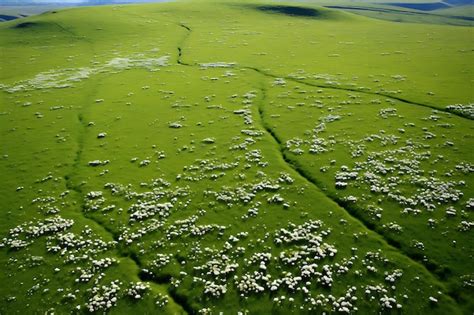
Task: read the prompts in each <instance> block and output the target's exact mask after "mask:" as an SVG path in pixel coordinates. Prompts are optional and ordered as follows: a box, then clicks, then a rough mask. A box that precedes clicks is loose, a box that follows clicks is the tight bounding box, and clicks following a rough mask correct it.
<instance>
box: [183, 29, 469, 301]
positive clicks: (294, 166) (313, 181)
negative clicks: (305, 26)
mask: <svg viewBox="0 0 474 315" xmlns="http://www.w3.org/2000/svg"><path fill="white" fill-rule="evenodd" d="M180 26H181V27H183V28H185V29H186V30H187V31H188V33H187V35H186V36H185V37H184V39H183V40H182V41H181V42H180V45H179V46H178V58H177V60H178V64H179V65H183V66H189V67H200V66H199V64H196V63H194V64H189V63H186V62H184V61H183V60H182V58H183V48H182V46H183V45H184V44H185V41H186V39H187V38H188V37H189V35H190V33H191V32H192V29H191V28H190V27H189V26H187V25H184V24H180ZM234 68H237V69H246V70H252V71H255V72H256V73H258V74H260V75H262V76H264V77H267V78H272V79H275V78H284V79H286V80H288V81H292V82H296V83H299V84H304V85H307V86H311V87H318V88H324V89H331V90H344V91H348V92H356V93H363V94H366V95H374V96H383V97H386V98H389V99H392V100H396V101H400V102H402V103H405V104H410V105H415V106H421V107H425V108H430V109H433V110H438V111H442V112H447V113H450V114H452V115H455V116H458V117H460V118H464V119H468V120H469V118H467V117H464V116H462V115H459V114H457V113H453V112H449V111H448V110H446V109H440V108H437V107H435V106H432V105H429V104H423V103H418V102H414V101H410V100H407V99H404V98H400V97H397V96H393V95H388V94H384V93H379V92H371V91H364V90H359V89H355V88H345V87H335V86H328V85H324V84H315V83H311V82H306V81H304V80H301V79H297V78H294V77H290V76H279V75H275V74H273V73H270V72H268V71H265V70H261V69H259V68H256V67H250V66H238V65H237V66H235V67H234ZM259 89H260V91H261V92H262V98H261V101H260V102H259V105H258V114H259V120H260V122H261V124H262V126H263V128H264V129H265V130H266V132H267V133H268V134H269V135H270V137H271V138H272V139H273V141H274V142H275V143H276V145H277V146H278V149H279V152H280V155H281V158H282V160H283V161H284V162H285V163H286V164H287V165H288V166H289V167H290V168H292V169H293V170H294V171H295V172H296V173H297V174H299V176H300V177H301V178H302V179H303V180H305V181H306V182H307V183H309V184H310V185H312V186H314V187H315V188H317V189H318V190H319V191H321V192H322V193H323V194H324V195H325V196H326V197H327V198H328V199H330V200H331V201H333V202H334V203H335V204H337V206H338V207H339V208H340V209H341V210H342V211H344V212H346V213H347V214H348V215H349V216H350V217H352V218H353V219H354V220H356V221H357V222H359V223H360V224H361V225H362V226H364V227H365V228H366V229H367V230H369V231H371V232H373V233H375V234H376V235H378V236H379V237H380V238H381V240H382V241H383V242H384V243H385V244H386V245H387V246H388V247H390V248H392V249H393V250H395V251H396V252H398V253H399V254H400V255H402V256H404V257H406V258H407V259H408V260H409V261H412V262H413V264H415V265H418V266H420V267H421V268H423V269H424V270H426V272H427V273H429V274H430V275H432V276H433V278H434V279H436V280H438V281H439V282H440V285H441V286H443V285H442V283H443V281H442V280H441V278H440V277H439V275H437V274H436V273H434V272H433V271H432V270H434V269H436V267H438V266H433V265H429V264H427V263H426V262H425V261H422V260H420V259H419V258H417V257H413V256H411V255H410V254H409V253H407V252H405V251H404V250H403V249H402V248H401V247H400V244H398V242H396V241H395V240H393V239H391V238H389V237H387V236H385V235H384V234H383V233H382V232H381V231H380V230H379V229H378V228H377V227H376V226H374V225H372V224H370V222H367V221H366V220H365V219H364V218H363V217H362V216H360V215H359V214H358V212H357V211H354V210H352V209H350V208H349V207H348V206H347V205H346V204H345V203H344V201H342V200H340V199H338V198H336V197H335V196H331V195H330V194H328V193H327V192H326V191H325V190H324V187H323V186H324V185H323V184H322V183H321V182H319V181H318V180H317V179H315V178H314V177H313V176H311V175H310V174H307V173H306V172H305V171H304V169H302V168H301V167H300V166H298V165H297V164H296V163H295V161H293V160H291V159H290V158H289V157H288V155H287V153H286V150H285V146H284V144H283V141H282V140H281V139H280V138H279V137H278V135H277V134H276V133H275V131H274V130H273V129H272V128H271V127H270V125H269V124H268V123H267V122H266V120H265V109H264V104H265V102H266V98H267V96H266V88H265V86H264V82H263V81H262V82H261V85H260V87H259ZM443 287H444V286H443ZM446 292H447V293H448V295H449V296H450V297H451V298H453V300H454V301H456V298H455V297H454V296H453V295H451V293H450V292H449V291H448V290H446Z"/></svg>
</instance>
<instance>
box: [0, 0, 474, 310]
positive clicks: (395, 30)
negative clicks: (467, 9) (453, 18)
mask: <svg viewBox="0 0 474 315" xmlns="http://www.w3.org/2000/svg"><path fill="white" fill-rule="evenodd" d="M274 5H276V7H274ZM272 6H273V7H272ZM293 6H295V4H285V3H278V4H275V3H266V2H251V1H246V2H244V3H242V2H226V1H222V2H207V1H195V2H176V3H161V4H149V5H126V6H125V5H120V6H103V7H83V8H77V9H67V10H61V11H58V12H57V13H47V14H43V15H39V16H34V17H29V18H25V19H21V20H19V21H12V22H7V23H2V24H0V46H1V47H2V59H1V62H0V84H1V85H0V87H1V90H2V91H1V93H0V97H1V101H0V113H1V115H0V143H1V147H0V148H1V149H0V150H1V152H0V154H1V158H0V174H1V179H2V180H1V181H0V205H1V206H0V210H1V213H2V216H3V220H1V221H0V235H1V239H3V238H4V237H5V239H4V240H3V241H2V243H4V244H3V245H4V246H3V247H2V248H1V249H0V265H1V266H2V268H3V270H4V272H2V273H1V274H0V282H1V283H3V284H5V283H8V284H9V285H3V286H2V287H1V288H0V296H1V300H0V313H2V314H29V313H35V312H41V313H44V312H55V313H58V314H62V313H71V312H73V313H76V312H77V313H82V312H85V313H87V312H88V311H87V304H90V303H91V301H92V300H93V299H94V295H95V294H96V293H97V294H101V292H102V291H101V290H103V288H102V289H101V287H102V286H104V285H107V286H109V285H110V283H111V282H112V281H120V282H121V284H120V289H119V291H118V293H117V302H116V303H112V304H113V305H112V304H111V305H110V312H111V313H117V314H122V313H130V312H132V311H133V312H135V313H139V314H153V313H157V312H163V313H169V314H179V313H186V312H187V313H196V312H198V311H199V310H201V312H204V313H205V312H213V313H218V312H220V311H223V312H225V313H228V312H230V313H236V312H238V311H241V312H245V311H248V312H250V313H255V314H260V313H262V314H263V313H275V314H286V313H295V314H306V313H307V314H314V313H321V312H323V311H326V312H337V311H338V309H339V307H341V305H340V304H339V306H338V305H337V304H334V303H335V302H337V300H338V299H339V298H343V297H344V296H345V295H346V293H347V292H348V290H349V291H350V296H354V297H357V299H353V300H351V301H350V306H348V307H349V308H350V309H353V307H357V309H358V312H359V313H360V314H376V313H380V312H381V313H398V312H402V313H407V314H425V313H427V312H431V313H433V314H447V313H454V314H462V313H466V314H467V313H470V312H472V310H473V307H474V306H473V304H472V277H473V270H472V267H470V266H471V265H472V248H471V247H472V246H470V244H471V243H472V227H469V228H468V229H469V230H468V231H459V228H458V227H459V225H460V224H462V223H461V222H462V221H465V222H471V221H470V220H471V219H470V216H471V212H470V211H472V209H471V210H469V209H467V208H466V202H467V201H468V200H469V199H470V198H472V197H473V189H472V185H473V181H472V175H471V173H472V167H473V166H472V163H473V162H472V156H473V153H474V152H473V149H472V148H473V147H474V146H473V144H474V143H473V139H472V136H471V133H470V131H471V130H472V128H473V124H472V120H469V119H467V118H463V117H460V116H457V115H455V114H452V113H448V112H446V106H447V105H450V104H469V103H471V102H472V101H473V96H474V95H473V93H472V91H471V90H472V89H471V88H470V87H471V86H472V72H473V67H472V63H471V62H470V60H471V59H472V51H473V47H472V46H473V44H472V41H470V40H469V39H470V38H472V35H473V30H472V29H471V28H469V27H462V26H456V27H454V26H448V25H432V24H410V23H392V22H387V21H380V20H374V19H370V18H366V17H361V16H357V15H354V14H350V13H347V12H341V11H337V10H329V9H325V8H320V7H317V6H314V5H310V4H304V5H303V4H298V5H297V6H298V8H296V9H295V8H294V7H293ZM288 12H290V13H292V14H291V15H289V14H286V13H288ZM165 60H166V64H164V61H165ZM220 62H223V63H225V64H224V65H225V66H226V65H228V67H213V66H212V65H216V63H220ZM234 63H235V64H234ZM206 64H207V66H206ZM217 65H219V64H217ZM221 65H222V64H221ZM277 78H281V79H277ZM283 82H284V83H283ZM387 108H395V109H396V115H394V116H391V115H390V112H388V114H389V116H387V118H383V117H381V110H384V109H387ZM383 113H384V112H382V115H384V114H383ZM328 115H338V116H340V118H339V119H338V120H336V121H334V122H326V130H325V131H323V132H321V133H319V134H318V136H320V137H323V138H324V139H326V140H327V141H328V143H327V144H326V146H325V148H326V149H327V151H326V152H322V153H320V154H310V153H308V150H309V148H310V145H311V142H312V141H313V137H312V136H313V129H314V128H315V127H316V126H317V125H318V124H319V123H320V122H321V121H322V120H321V119H325V118H326V119H327V117H328ZM432 115H434V116H435V117H433V116H432ZM430 116H431V117H430ZM409 123H413V124H414V126H411V125H408V124H409ZM173 126H174V127H179V128H173ZM400 128H403V129H404V132H403V133H402V132H401V131H400V130H399V129H400ZM428 132H430V133H432V134H434V135H435V137H434V138H433V139H425V137H426V136H427V135H430V134H428ZM101 133H106V135H105V137H100V136H99V134H101ZM373 134H378V135H381V136H384V135H386V136H389V135H396V136H397V137H399V138H398V140H397V143H395V144H392V143H387V144H385V143H381V141H379V140H375V141H373V142H367V141H365V140H364V138H366V137H367V136H370V135H373ZM291 139H293V140H296V139H301V140H302V144H301V145H299V147H300V148H301V149H302V150H303V152H304V153H303V154H295V153H294V149H295V147H294V146H292V147H289V148H287V141H288V140H291ZM330 140H333V141H330ZM407 141H410V142H413V143H415V144H417V146H416V150H415V151H416V152H417V153H420V152H426V151H429V152H430V155H429V157H428V158H427V159H424V160H422V161H421V162H420V164H419V165H418V164H416V167H415V168H416V171H418V172H420V174H423V175H424V176H429V174H430V172H436V173H431V176H433V177H436V178H438V179H439V181H444V182H450V181H456V182H458V181H461V180H462V181H464V182H465V183H464V185H458V186H456V189H459V190H460V191H462V193H463V196H462V197H461V199H460V200H459V201H457V202H449V203H443V202H442V203H440V204H436V209H435V210H434V211H431V212H430V211H427V210H426V209H422V210H423V211H422V213H421V214H420V215H418V216H413V215H404V214H402V213H401V211H402V210H403V209H404V208H405V206H402V205H400V204H399V203H397V202H395V201H393V200H392V199H391V198H390V197H389V196H387V194H382V193H378V194H376V193H371V192H370V187H369V186H367V184H366V183H365V182H364V181H363V180H362V179H361V178H360V179H359V180H348V181H347V182H348V186H347V188H345V189H343V190H340V189H336V188H335V182H336V179H335V176H336V172H337V171H339V170H340V167H341V166H342V165H346V166H347V167H348V168H349V169H352V168H354V166H355V165H356V163H357V162H364V161H366V160H367V157H368V156H370V155H371V154H375V153H377V152H383V151H384V150H395V149H397V148H400V147H402V146H404V145H406V143H407ZM447 142H449V143H447ZM358 145H359V146H360V148H363V154H362V155H361V156H357V157H355V158H353V157H352V156H351V154H352V152H353V151H354V150H355V149H357V146H358ZM361 145H363V147H362V146H361ZM292 151H293V152H292ZM386 154H387V156H383V158H386V157H390V156H394V157H396V158H398V159H400V160H401V159H403V158H406V159H413V157H414V155H413V152H409V153H406V154H405V153H400V154H396V153H393V152H389V153H386ZM440 155H442V156H443V158H440V157H439V156H440ZM383 158H380V159H381V163H385V165H389V164H390V162H389V161H385V160H383ZM332 160H335V162H331V161H332ZM93 161H101V162H104V161H106V162H104V163H103V164H101V165H99V166H90V165H89V164H90V162H93ZM460 163H464V164H463V165H465V167H466V168H471V171H469V170H468V171H466V173H462V172H460V171H459V170H456V171H453V172H452V173H453V175H452V176H450V177H448V176H446V175H444V174H445V173H446V172H447V171H450V170H452V169H453V168H456V165H459V164H460ZM321 168H324V169H325V170H326V172H321ZM282 173H284V174H286V175H285V176H289V177H290V178H291V179H292V180H289V181H285V178H286V177H285V176H283V177H282ZM360 174H363V173H362V171H361V172H360ZM398 175H399V174H398ZM381 178H382V179H381V180H382V181H385V180H388V179H387V176H382V177H381ZM398 178H399V179H400V180H404V181H405V182H403V183H400V184H399V186H397V187H396V189H399V190H400V191H399V192H397V194H398V195H402V196H410V195H413V194H418V193H419V192H417V191H416V189H417V188H419V186H416V184H413V183H411V182H410V180H413V175H412V174H409V175H403V176H398ZM262 182H263V183H266V184H265V185H267V186H266V187H265V188H263V189H258V188H255V185H258V184H259V185H262ZM276 184H278V187H273V188H272V187H271V186H274V185H276ZM418 185H420V184H418ZM394 191H395V188H394ZM91 192H101V193H100V196H98V197H93V196H92V195H91V194H90V193H91ZM275 195H278V196H280V197H281V198H282V200H280V201H278V200H277V201H275V202H271V201H269V200H271V199H272V198H273V199H275V198H276V197H278V196H275ZM347 196H355V197H357V202H355V203H351V202H348V201H347V200H346V199H345V198H346V197H347ZM276 199H278V198H276ZM144 204H145V205H149V207H148V208H147V209H146V210H144V208H145V207H144V206H143V205H144ZM167 204H168V205H169V204H171V205H172V207H169V206H165V205H167ZM140 205H142V207H143V208H142V212H140V213H138V212H136V211H137V210H138V209H139V208H140ZM372 206H377V207H380V208H382V216H381V218H380V219H374V218H373V212H370V211H368V209H369V210H370V209H373V207H372ZM448 206H453V207H455V208H456V210H457V215H456V216H455V217H453V218H447V217H446V214H445V210H446V208H447V207H448ZM251 209H258V211H255V210H251ZM249 210H250V212H249ZM58 215H59V216H60V217H62V218H64V219H69V220H73V224H72V225H71V226H69V225H68V226H67V227H65V228H64V230H61V231H49V232H48V233H47V234H46V235H42V236H38V237H35V236H27V235H26V234H25V232H21V229H20V230H16V231H17V232H18V231H20V232H19V233H17V234H19V235H16V233H15V230H11V229H13V228H15V227H16V226H19V225H22V224H23V225H22V227H23V229H25V228H26V227H28V226H33V225H36V226H37V225H38V224H39V223H41V222H44V220H45V219H48V218H53V217H56V216H58ZM140 215H144V216H146V217H143V218H140ZM137 218H138V219H137ZM429 219H434V220H436V221H435V222H436V223H435V227H434V228H432V227H430V226H428V220H429ZM308 222H309V223H311V222H312V223H313V224H314V225H320V226H319V227H318V228H314V229H313V230H311V231H306V232H304V229H308V226H307V225H305V224H308ZM393 222H396V223H397V224H398V225H399V226H400V227H401V232H398V233H396V232H394V230H393V229H392V230H390V229H388V228H387V225H388V224H390V223H393ZM291 224H294V225H291ZM469 224H472V223H469ZM298 227H299V228H300V230H299V231H300V233H302V236H301V238H300V239H298V240H293V241H291V242H288V243H283V244H278V242H277V239H278V235H279V234H281V233H284V231H285V230H289V231H293V232H295V229H296V230H298ZM282 229H284V230H282ZM326 231H327V233H326ZM242 232H244V234H242ZM66 233H70V234H66ZM247 233H248V234H247ZM305 233H308V234H305ZM65 237H67V238H68V239H70V241H69V245H68V247H65V248H66V249H64V252H62V253H61V251H59V252H55V250H54V249H55V248H57V247H54V246H55V245H57V246H60V247H61V246H63V247H62V248H64V246H66V245H64V243H61V242H64V238H65ZM9 239H10V241H9ZM13 239H20V240H27V241H31V244H29V245H28V246H26V247H24V248H21V249H18V250H16V249H12V248H11V247H12V246H11V244H12V243H11V240H13ZM71 239H72V240H74V239H79V240H80V241H77V242H75V243H74V241H71ZM315 240H318V243H317V244H316V245H315V243H314V241H315ZM453 240H455V241H456V244H455V245H454V243H453ZM416 242H421V243H423V246H424V249H423V250H421V249H420V248H419V247H418V248H417V247H414V246H413V245H414V244H415V243H416ZM72 243H74V245H73V244H72ZM13 247H15V246H13ZM99 247H100V248H102V249H101V250H97V249H98V248H99ZM48 248H49V249H50V250H49V251H48ZM308 248H312V249H316V248H317V249H318V250H319V254H317V253H315V252H313V254H311V255H308V256H306V257H303V258H299V259H298V258H296V259H295V263H294V264H291V263H285V259H283V258H284V257H291V256H292V255H294V254H298V253H299V254H300V255H306V254H305V252H306V251H307V249H308ZM332 248H334V249H337V253H336V254H335V255H334V257H332V256H330V255H329V252H330V249H332ZM262 253H265V254H266V255H268V254H271V258H270V259H269V260H268V261H267V260H266V259H265V258H264V257H263V256H258V255H261V254H262ZM321 253H322V254H321ZM374 253H377V254H374ZM72 254H73V255H74V256H71V255H72ZM255 255H257V256H255ZM252 257H253V258H252ZM255 257H257V259H256V258H255ZM103 258H111V259H113V261H114V263H113V264H112V265H111V266H109V267H104V268H102V269H101V268H98V267H94V262H93V261H94V260H95V261H96V262H95V263H97V260H99V259H103ZM160 259H161V260H160ZM160 261H161V262H160ZM261 261H263V262H264V265H265V269H264V268H261V267H260V264H261ZM312 263H315V264H317V266H315V267H314V268H315V270H316V272H318V273H319V274H318V273H317V274H313V275H312V276H310V277H309V278H307V279H306V278H305V279H303V280H302V281H301V282H299V283H297V284H295V285H294V288H293V289H292V288H291V287H290V286H289V285H287V284H284V283H283V284H280V285H279V286H278V285H277V286H278V289H276V290H274V291H271V290H270V288H271V287H272V286H274V285H275V283H273V284H272V281H274V280H277V279H283V280H282V281H283V282H284V281H285V279H289V278H294V277H297V276H299V275H300V274H301V270H302V268H303V266H304V265H309V264H312ZM211 265H216V266H218V267H217V269H212V267H209V266H211ZM325 265H326V266H327V267H323V266H325ZM225 266H227V268H228V269H227V271H226V272H222V273H220V274H217V273H214V270H219V272H220V271H223V269H225ZM342 266H346V267H348V269H347V270H344V268H343V267H342ZM56 268H57V269H56ZM78 268H80V270H84V274H90V276H91V279H90V280H89V281H86V280H80V279H79V278H80V275H81V273H82V271H80V270H79V269H78ZM323 268H330V269H331V270H332V271H333V274H332V275H331V276H330V278H332V279H333V282H332V285H331V286H327V285H325V284H324V280H322V279H323V277H322V276H323V275H324V271H323ZM373 268H374V269H373ZM337 270H341V272H337ZM371 270H373V271H371ZM399 270H400V272H401V274H402V275H401V276H400V277H399V278H397V279H396V280H394V282H393V283H392V282H390V281H388V280H387V279H386V277H387V275H389V274H392V273H394V272H395V273H398V272H399ZM257 271H258V273H259V274H260V276H263V277H266V276H268V275H270V276H271V278H266V279H267V280H265V279H259V280H258V281H257V282H258V283H259V285H260V286H262V287H263V288H264V290H263V292H253V291H252V290H247V289H245V288H244V287H243V286H242V285H241V284H242V280H243V279H245V276H248V275H255V274H254V272H257ZM216 272H217V271H216ZM101 273H102V274H101ZM290 275H291V276H290ZM83 277H85V276H83ZM86 278H87V277H86ZM78 279H79V280H78ZM83 279H84V278H83ZM139 281H142V282H145V283H146V284H147V285H148V286H149V287H148V289H146V290H145V292H144V293H140V297H138V298H135V297H134V296H135V293H134V294H131V296H130V295H129V294H128V291H127V290H128V289H129V288H130V287H131V286H132V285H133V284H134V283H136V282H139ZM306 282H308V283H306ZM213 285H215V286H224V287H225V291H226V292H225V293H223V294H222V295H220V296H213V295H212V294H210V293H209V292H208V291H206V287H207V288H208V289H209V288H212V286H213ZM303 287H304V288H305V289H303ZM352 287H354V288H355V290H353V289H352ZM306 289H307V290H308V293H304V291H305V290H306ZM366 290H369V293H366ZM283 296H285V299H284V300H283V299H281V300H280V298H281V297H283ZM384 296H386V297H390V298H394V299H395V300H396V302H393V301H392V302H391V304H390V306H391V307H393V309H392V310H390V309H384V308H383V306H382V304H383V302H382V301H381V299H384ZM162 297H166V298H167V299H168V301H169V302H168V303H167V304H166V305H165V306H159V305H157V304H156V301H157V300H160V299H161V298H162ZM290 298H291V299H292V300H290ZM430 298H432V299H433V298H434V299H436V300H437V301H438V302H433V301H430ZM275 299H278V301H281V302H275ZM311 299H314V303H315V304H318V303H316V300H318V299H319V300H321V303H320V305H313V304H312V300H311ZM325 299H327V300H325ZM341 301H342V300H340V301H339V302H338V303H340V302H341ZM396 304H400V306H401V310H398V309H397V306H396ZM78 306H80V309H78V308H77V307H78ZM105 308H108V306H105ZM353 310H354V311H355V309H353ZM102 311H103V309H99V310H98V312H102Z"/></svg>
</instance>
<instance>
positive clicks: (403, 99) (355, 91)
mask: <svg viewBox="0 0 474 315" xmlns="http://www.w3.org/2000/svg"><path fill="white" fill-rule="evenodd" d="M237 68H240V69H248V70H253V71H255V72H257V73H259V74H261V75H263V76H266V77H268V78H272V79H276V78H283V79H285V80H288V81H292V82H295V83H299V84H303V85H306V86H310V87H317V88H322V89H328V90H340V91H347V92H354V93H361V94H365V95H372V96H382V97H386V98H388V99H391V100H394V101H399V102H402V103H405V104H409V105H415V106H421V107H425V108H430V109H433V110H437V111H440V112H445V113H449V114H451V115H454V116H458V117H460V118H463V119H467V120H470V119H469V118H467V117H465V116H463V115H461V114H458V113H455V112H451V111H449V110H447V109H446V108H439V107H436V106H434V105H430V104H425V103H419V102H415V101H410V100H408V99H405V98H403V97H398V96H394V95H390V94H387V93H383V92H371V91H367V90H362V89H357V88H350V87H340V86H332V85H327V84H316V83H312V82H307V81H305V80H302V79H297V78H294V77H292V76H279V75H276V74H272V73H270V72H268V71H265V70H261V69H259V68H256V67H249V66H240V67H239V66H237Z"/></svg>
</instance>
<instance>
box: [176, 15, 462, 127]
mask: <svg viewBox="0 0 474 315" xmlns="http://www.w3.org/2000/svg"><path fill="white" fill-rule="evenodd" d="M178 25H179V26H180V27H182V28H184V29H185V30H186V34H185V36H184V37H183V38H182V39H181V41H180V42H179V44H178V47H177V50H178V53H177V58H176V63H177V64H178V65H181V66H188V67H200V65H199V64H197V63H187V62H185V61H183V54H184V49H183V46H184V44H185V43H186V41H187V40H188V38H189V36H190V35H191V33H192V29H191V28H190V27H189V26H187V25H185V24H183V23H180V24H178ZM234 68H236V69H246V70H252V71H255V72H257V73H259V74H261V75H262V76H265V77H267V78H271V79H276V78H283V79H285V80H287V81H291V82H294V83H298V84H303V85H306V86H310V87H316V88H321V89H328V90H338V91H346V92H353V93H360V94H365V95H372V96H377V97H385V98H388V99H391V100H394V101H398V102H401V103H404V104H408V105H414V106H420V107H425V108H429V109H432V110H436V111H440V112H445V113H448V114H451V115H454V116H457V117H460V118H463V119H467V120H470V119H469V118H468V117H466V116H463V115H461V114H459V113H456V112H452V111H449V110H448V109H446V108H440V107H436V106H434V105H430V104H426V103H420V102H415V101H411V100H409V99H406V98H403V97H399V96H394V95H391V94H388V93H384V92H373V91H367V90H364V89H360V88H350V87H342V86H333V85H327V84H317V83H313V82H308V81H305V80H303V79H298V78H295V77H292V76H288V75H286V76H282V75H277V74H273V73H271V72H269V71H266V70H262V69H260V68H257V67H254V66H245V65H242V66H239V65H235V66H234Z"/></svg>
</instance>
